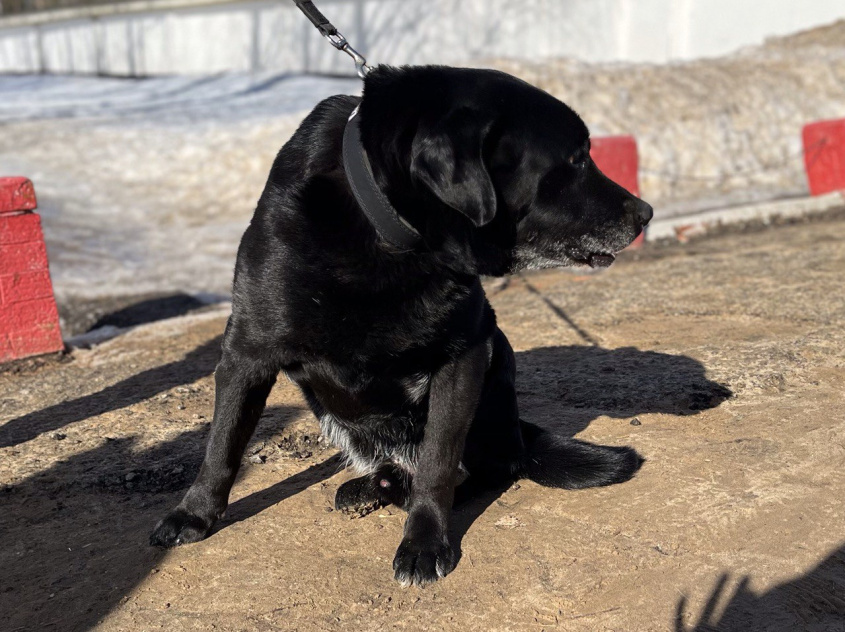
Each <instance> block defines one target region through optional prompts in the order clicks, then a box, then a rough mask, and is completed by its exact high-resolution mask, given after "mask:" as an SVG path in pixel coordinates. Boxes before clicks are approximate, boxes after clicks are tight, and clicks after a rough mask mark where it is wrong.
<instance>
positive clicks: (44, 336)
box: [0, 315, 64, 362]
mask: <svg viewBox="0 0 845 632" xmlns="http://www.w3.org/2000/svg"><path fill="white" fill-rule="evenodd" d="M57 317H58V315H57ZM9 343H10V345H11V349H12V352H11V353H12V354H11V356H10V357H7V358H3V356H2V344H0V362H3V361H4V360H13V359H16V358H26V357H28V356H34V355H41V354H44V353H55V352H56V351H61V350H62V349H63V348H64V343H63V342H62V333H61V331H59V325H58V321H57V322H56V324H53V325H39V326H38V327H30V328H29V329H26V330H23V331H13V332H12V333H10V334H9Z"/></svg>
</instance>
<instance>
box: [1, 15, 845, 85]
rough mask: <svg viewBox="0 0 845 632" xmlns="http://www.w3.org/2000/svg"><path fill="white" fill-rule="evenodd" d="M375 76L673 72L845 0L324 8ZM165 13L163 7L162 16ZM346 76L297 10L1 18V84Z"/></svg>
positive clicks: (810, 22)
mask: <svg viewBox="0 0 845 632" xmlns="http://www.w3.org/2000/svg"><path fill="white" fill-rule="evenodd" d="M317 5H318V6H319V8H320V9H321V10H322V11H323V13H325V14H326V16H327V17H328V18H329V19H330V20H331V21H332V22H333V23H334V24H335V25H336V26H337V27H338V28H339V29H340V30H341V31H342V32H343V33H344V34H345V35H346V36H347V37H348V38H349V39H350V42H351V43H352V45H353V46H355V47H356V48H358V49H359V50H361V51H362V52H364V53H365V54H367V55H368V56H369V58H370V59H371V61H372V62H375V63H379V62H380V63H390V64H416V63H444V64H456V63H460V62H462V61H467V60H472V59H479V58H485V57H515V58H522V59H538V58H544V57H572V58H575V59H580V60H583V61H588V62H607V61H645V62H656V63H661V62H666V61H671V60H683V59H693V58H697V57H707V56H716V55H722V54H725V53H729V52H732V51H734V50H736V49H738V48H741V47H744V46H749V45H753V44H759V43H761V42H762V41H763V40H764V38H766V37H769V36H772V35H783V34H787V33H792V32H795V31H798V30H803V29H807V28H811V27H813V26H818V25H821V24H825V23H828V22H832V21H835V20H837V19H841V18H845V1H843V0H318V2H317ZM162 7H165V8H162ZM231 70H234V71H249V70H272V71H279V72H325V73H342V74H351V73H352V72H353V67H352V64H351V62H350V60H349V59H348V58H347V57H346V56H345V55H342V54H341V53H338V52H337V51H335V50H334V49H333V48H332V47H331V46H329V45H328V44H327V43H326V42H325V41H324V40H323V39H322V38H321V37H320V36H319V34H318V33H317V31H316V29H314V28H313V27H312V26H311V24H310V23H309V22H308V21H307V20H306V19H305V17H304V16H302V15H301V14H300V13H299V11H298V10H297V9H296V7H295V6H294V5H293V3H292V2H289V0H255V1H248V2H225V1H220V0H159V1H158V2H156V3H151V2H141V1H139V2H134V3H128V4H120V5H105V6H96V7H88V8H84V9H71V10H60V11H53V12H47V13H39V14H31V15H24V16H11V17H6V18H0V72H62V73H106V74H116V75H155V74H172V73H180V74H181V73H200V74H202V73H215V72H222V71H231Z"/></svg>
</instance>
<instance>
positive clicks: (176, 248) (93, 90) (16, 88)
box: [0, 22, 845, 301]
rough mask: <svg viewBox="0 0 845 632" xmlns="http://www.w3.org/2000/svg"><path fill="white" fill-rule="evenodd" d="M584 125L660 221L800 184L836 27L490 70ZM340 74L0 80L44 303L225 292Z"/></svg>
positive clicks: (824, 97) (350, 87)
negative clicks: (730, 50) (702, 56)
mask: <svg viewBox="0 0 845 632" xmlns="http://www.w3.org/2000/svg"><path fill="white" fill-rule="evenodd" d="M490 63H491V65H494V66H497V67H500V68H503V69H505V70H508V71H510V72H513V73H515V74H518V75H521V76H523V77H525V78H526V79H527V80H529V81H531V82H533V83H535V84H537V85H539V86H541V87H543V88H545V89H547V90H549V91H550V92H551V93H552V94H554V95H555V96H557V97H559V98H561V99H563V100H564V101H566V102H567V103H569V104H570V105H572V106H573V107H575V109H576V110H577V111H578V112H580V113H581V115H582V116H583V117H584V119H585V121H586V122H587V123H588V125H589V126H590V127H591V128H592V130H593V132H594V133H599V134H619V133H631V134H634V135H635V136H636V137H637V140H638V143H639V150H640V165H641V172H640V178H641V192H642V195H643V197H645V198H646V199H647V200H649V201H650V202H651V203H652V204H653V205H654V206H655V208H656V214H657V215H658V216H660V215H664V216H666V215H668V214H671V213H677V212H680V211H683V210H689V209H696V208H701V207H703V206H718V205H725V204H731V203H741V202H748V201H753V200H760V199H773V198H778V197H783V196H790V195H800V194H803V193H805V192H806V183H805V177H804V168H803V160H802V156H801V127H802V125H803V124H804V123H806V122H808V121H812V120H817V119H822V118H838V117H845V22H840V23H837V24H835V25H832V26H830V27H827V28H823V29H816V30H815V31H810V32H808V33H804V34H799V35H796V36H793V37H790V38H784V39H781V40H776V41H773V42H770V43H768V44H766V45H765V46H763V47H760V48H757V49H751V50H747V51H744V52H743V53H741V54H738V55H734V56H730V57H726V58H722V59H715V60H703V61H698V62H689V63H683V64H672V65H666V66H654V65H647V64H641V65H619V64H614V65H587V64H581V63H575V62H569V61H566V60H559V61H545V62H536V63H525V62H510V61H507V60H498V61H491V62H490ZM360 88H361V84H360V82H359V81H358V80H357V79H333V78H315V77H297V76H286V75H273V74H225V75H215V76H210V77H177V76H174V77H162V78H154V79H141V80H130V79H115V78H102V77H100V78H97V77H89V78H83V77H60V76H0V174H3V175H25V176H28V177H30V178H32V179H33V181H34V182H35V186H36V191H37V193H38V196H39V202H40V212H41V214H42V217H43V220H44V229H45V235H46V239H47V245H48V250H49V254H50V258H51V271H52V275H53V280H54V284H55V287H56V292H57V295H58V298H59V300H60V301H65V300H69V299H77V298H94V297H101V296H115V295H122V294H142V293H149V292H164V291H184V292H189V293H203V292H204V293H213V294H227V293H228V292H229V288H230V283H231V274H232V266H233V263H234V257H235V252H236V249H237V245H238V241H239V239H240V236H241V233H242V232H243V229H244V227H245V226H246V224H247V222H248V221H249V218H250V216H251V213H252V210H253V208H254V205H255V202H256V200H257V199H258V197H259V195H260V193H261V190H262V188H263V185H264V182H265V179H266V177H267V173H268V171H269V168H270V165H271V164H272V161H273V158H274V156H275V154H276V153H277V152H278V150H279V148H280V147H281V146H282V145H283V144H284V142H285V141H286V140H287V139H288V138H289V137H290V135H291V134H292V133H293V131H294V130H295V129H296V126H297V125H298V124H299V122H300V121H301V119H302V117H303V115H304V114H305V112H307V111H308V110H309V109H310V108H311V107H313V105H314V104H316V103H317V102H318V101H319V100H321V99H323V98H324V97H326V96H329V95H331V94H338V93H345V94H355V93H358V92H359V91H360Z"/></svg>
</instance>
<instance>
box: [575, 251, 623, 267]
mask: <svg viewBox="0 0 845 632" xmlns="http://www.w3.org/2000/svg"><path fill="white" fill-rule="evenodd" d="M570 258H571V259H572V260H573V261H574V262H575V263H576V264H578V265H583V266H590V267H591V268H609V267H610V265H611V264H612V263H613V262H614V261H616V255H615V254H611V253H607V252H590V253H578V255H576V256H573V255H570Z"/></svg>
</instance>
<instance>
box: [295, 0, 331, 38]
mask: <svg viewBox="0 0 845 632" xmlns="http://www.w3.org/2000/svg"><path fill="white" fill-rule="evenodd" d="M293 1H294V3H295V4H296V6H298V7H299V10H300V11H302V12H303V13H304V14H305V17H306V18H308V19H309V20H311V24H313V25H314V26H316V27H317V30H318V31H320V34H321V35H322V36H323V37H329V36H330V35H334V34H335V33H337V29H336V28H335V27H334V25H333V24H332V23H331V22H329V21H328V20H327V19H326V16H325V15H323V14H322V13H320V10H319V9H318V8H317V7H315V6H314V3H313V2H311V0H293Z"/></svg>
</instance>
